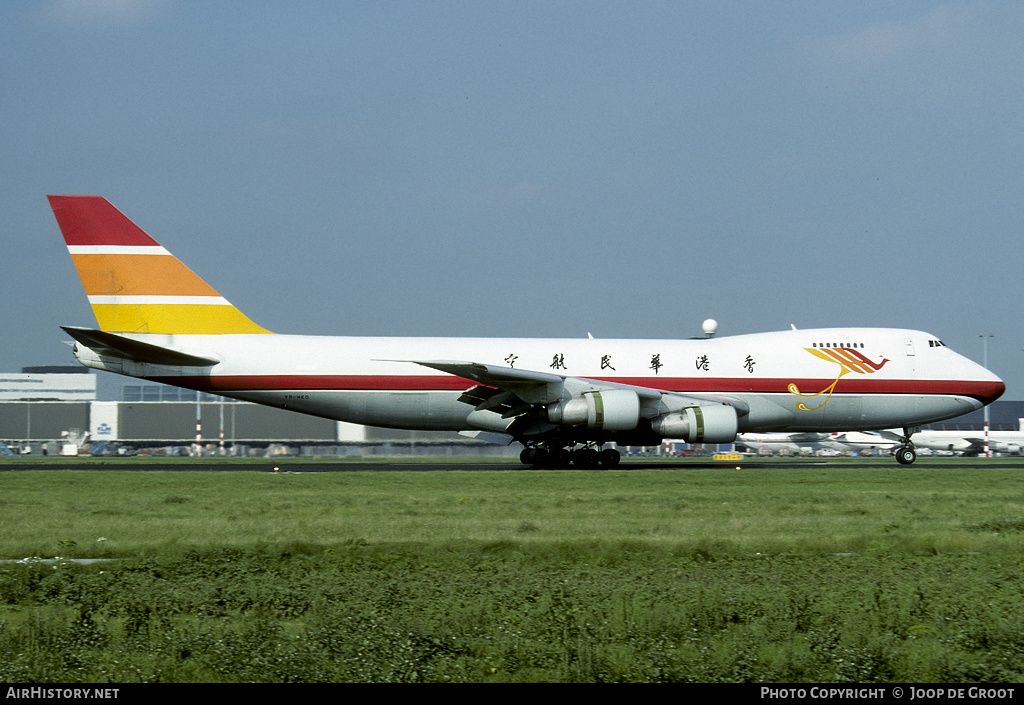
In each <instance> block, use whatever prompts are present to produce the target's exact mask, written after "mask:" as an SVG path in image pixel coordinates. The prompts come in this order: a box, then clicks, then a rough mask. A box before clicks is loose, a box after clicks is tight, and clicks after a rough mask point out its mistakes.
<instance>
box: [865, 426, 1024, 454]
mask: <svg viewBox="0 0 1024 705" xmlns="http://www.w3.org/2000/svg"><path fill="white" fill-rule="evenodd" d="M1020 425H1021V428H1020V430H1018V431H992V430H990V431H989V432H988V434H987V436H986V434H985V432H984V431H918V432H917V433H916V434H914V444H915V445H916V446H919V447H921V448H929V449H931V450H938V451H944V450H948V451H952V452H954V453H958V454H960V455H984V454H985V443H986V440H987V442H988V450H989V452H991V453H1007V454H1009V455H1020V454H1021V449H1024V421H1022V422H1021V424H1020ZM879 435H881V436H885V437H887V438H889V439H890V442H892V443H896V442H897V441H896V440H895V439H897V438H899V433H898V432H897V431H892V430H889V431H883V432H882V433H880V434H879Z"/></svg>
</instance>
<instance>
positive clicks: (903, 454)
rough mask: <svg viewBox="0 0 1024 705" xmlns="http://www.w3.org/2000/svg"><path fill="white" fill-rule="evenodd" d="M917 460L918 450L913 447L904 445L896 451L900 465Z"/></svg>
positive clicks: (909, 463)
mask: <svg viewBox="0 0 1024 705" xmlns="http://www.w3.org/2000/svg"><path fill="white" fill-rule="evenodd" d="M915 460H917V451H915V450H914V449H913V448H907V447H906V446H903V447H902V448H900V449H899V450H897V451H896V462H898V463H899V464H900V465H911V464H912V463H913V462H914V461H915Z"/></svg>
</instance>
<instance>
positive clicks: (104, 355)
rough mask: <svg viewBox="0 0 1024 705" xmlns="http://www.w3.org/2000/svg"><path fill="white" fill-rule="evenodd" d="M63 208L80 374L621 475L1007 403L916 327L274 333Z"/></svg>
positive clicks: (109, 230) (107, 222) (56, 209)
mask: <svg viewBox="0 0 1024 705" xmlns="http://www.w3.org/2000/svg"><path fill="white" fill-rule="evenodd" d="M49 200H50V205H51V207H52V209H53V213H54V215H55V216H56V218H57V223H58V225H59V226H60V229H61V232H62V233H63V235H64V240H65V242H66V243H67V246H68V251H69V252H70V254H71V258H72V260H73V262H74V264H75V267H76V268H77V270H78V274H79V276H80V278H81V280H82V284H83V286H84V288H85V291H86V294H87V295H88V297H89V302H90V303H91V305H92V309H93V312H94V314H95V315H96V319H97V321H98V322H99V329H94V328H83V327H71V326H67V327H65V328H64V330H65V331H66V332H67V333H68V334H69V335H70V336H71V337H72V338H74V340H75V347H74V351H75V356H76V357H77V358H78V360H79V361H80V362H81V363H82V364H84V365H86V366H88V367H92V368H95V369H99V370H108V371H111V372H116V373H119V374H123V375H128V376H132V377H140V378H143V379H147V380H152V381H155V382H161V383H165V384H171V385H176V386H179V387H186V388H189V389H196V390H201V391H204V392H211V393H215V394H220V395H223V396H226V397H232V398H236V399H243V400H246V401H251V402H256V403H259V404H266V405H269V406H275V407H280V408H282V409H289V410H292V411H297V412H300V413H305V414H312V415H315V416H322V417H326V418H331V419H337V420H341V421H348V422H353V423H358V424H366V425H373V426H385V427H391V428H405V429H419V430H451V431H460V432H466V433H471V434H481V435H483V436H484V437H487V438H488V439H490V440H501V441H502V442H506V443H511V442H513V441H518V442H519V443H522V444H523V445H524V446H525V448H524V450H523V452H522V455H521V458H522V460H523V461H524V462H526V463H530V464H536V465H543V466H564V465H566V464H568V463H569V462H572V463H574V464H577V465H580V466H583V467H590V466H593V465H595V464H597V463H598V462H600V463H602V464H604V465H607V466H612V465H615V464H616V463H618V461H619V453H618V451H617V450H615V449H614V448H603V446H604V445H605V444H609V443H616V444H618V445H657V444H658V443H659V442H660V441H661V440H662V439H664V438H678V439H683V440H686V441H688V442H691V443H731V442H732V441H733V440H735V438H736V434H737V433H738V432H763V431H791V432H828V431H832V430H836V429H846V430H872V429H887V428H893V427H896V428H902V429H906V430H905V431H904V433H903V436H902V438H901V440H900V451H899V454H898V456H897V457H898V459H899V461H900V462H903V463H909V462H913V460H914V458H915V453H914V445H913V442H912V441H911V438H910V436H911V432H910V430H909V429H912V428H913V427H916V426H919V425H922V424H926V423H930V422H934V421H940V420H943V419H947V418H952V417H954V416H960V415H961V414H964V413H967V412H969V411H973V410H975V409H979V408H981V407H983V406H984V405H986V404H989V403H991V402H992V401H994V400H995V399H997V398H998V397H999V396H1000V395H1001V394H1002V393H1003V391H1004V389H1005V386H1004V384H1003V382H1002V381H1001V380H1000V379H999V378H998V377H996V376H995V375H994V374H992V373H991V372H989V371H988V370H986V369H985V368H983V367H982V366H981V365H978V364H976V363H974V362H972V361H970V360H968V359H967V358H965V357H963V356H961V355H958V354H956V353H955V352H953V351H952V350H950V349H949V348H948V347H946V346H944V345H943V344H942V343H941V341H939V339H938V338H936V337H935V336H933V335H929V334H927V333H922V332H919V331H913V330H894V329H884V328H830V329H819V330H796V329H794V330H787V331H782V332H775V333H759V334H752V335H739V336H732V337H721V338H715V337H706V338H702V339H685V340H601V339H593V338H591V337H589V336H588V337H587V338H579V339H565V338H560V339H530V338H512V339H497V338H495V339H487V338H376V337H317V336H305V335H282V334H273V333H271V332H270V331H268V330H266V329H265V328H263V327H261V326H259V325H257V324H256V323H254V322H253V321H252V320H250V319H249V318H248V317H247V316H245V315H244V314H243V313H242V312H241V311H239V310H238V309H237V308H235V307H234V306H232V305H231V304H230V303H228V302H227V301H226V300H225V299H224V298H223V297H222V296H220V294H218V293H217V292H216V291H215V290H214V289H213V288H212V287H210V286H209V285H208V284H207V283H206V282H204V281H203V280H202V279H200V278H199V277H198V276H197V275H196V274H194V273H193V272H192V271H191V270H189V269H188V268H187V267H186V266H185V265H184V264H182V263H181V262H180V261H178V260H177V259H175V258H174V257H173V256H172V255H171V254H170V253H169V252H168V251H167V250H165V249H164V248H163V247H162V246H160V244H159V243H157V242H156V241H155V240H153V239H152V238H151V237H150V236H149V235H147V234H146V233H145V232H143V231H142V230H141V229H140V228H139V227H138V226H136V225H135V224H134V223H132V222H131V221H130V220H129V219H128V218H126V217H125V216H124V215H123V214H121V212H120V211H118V210H117V209H116V208H114V207H113V206H112V205H111V204H110V203H108V202H107V201H106V200H105V199H103V198H101V197H99V196H50V197H49ZM389 284H391V283H389V282H388V281H386V280H382V282H381V289H382V290H386V289H387V288H388V286H389ZM394 285H395V286H397V285H398V283H397V282H396V283H394ZM602 448H603V449H602Z"/></svg>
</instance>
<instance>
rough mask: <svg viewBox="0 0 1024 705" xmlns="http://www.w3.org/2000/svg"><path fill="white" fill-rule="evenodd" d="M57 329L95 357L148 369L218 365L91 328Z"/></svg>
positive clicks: (210, 359) (209, 360)
mask: <svg viewBox="0 0 1024 705" xmlns="http://www.w3.org/2000/svg"><path fill="white" fill-rule="evenodd" d="M61 328H63V329H64V332H65V333H67V334H68V335H70V336H71V337H72V338H74V339H75V340H77V341H78V342H79V343H81V344H82V345H84V346H86V347H87V348H89V349H91V350H93V351H94V352H96V353H97V354H99V355H107V356H111V357H121V358H128V359H129V360H133V361H135V362H145V363H149V364H151V365H174V366H179V367H210V366H212V365H216V364H217V363H218V362H220V360H217V359H216V358H212V357H203V356H201V355H191V354H189V353H184V352H181V351H180V350H175V349H174V348H167V347H164V346H162V345H154V344H153V343H144V342H142V341H139V340H134V339H132V338H126V337H125V336H123V335H118V334H117V333H108V332H106V331H102V330H93V329H91V328H76V327H75V326H61Z"/></svg>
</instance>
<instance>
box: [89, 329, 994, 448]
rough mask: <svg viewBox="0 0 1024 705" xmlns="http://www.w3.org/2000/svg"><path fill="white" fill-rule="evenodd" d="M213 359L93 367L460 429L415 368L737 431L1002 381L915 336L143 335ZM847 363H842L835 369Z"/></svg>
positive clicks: (988, 387)
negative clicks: (545, 388)
mask: <svg viewBox="0 0 1024 705" xmlns="http://www.w3.org/2000/svg"><path fill="white" fill-rule="evenodd" d="M122 335H124V336H125V337H131V338H134V339H137V340H143V341H149V342H152V343H154V344H156V345H161V346H165V347H170V348H174V349H176V350H180V351H183V352H186V353H192V354H195V355H201V356H205V357H212V358H215V359H217V360H219V363H218V364H216V365H214V366H213V367H207V368H189V367H172V366H161V365H150V364H143V363H136V362H131V361H126V360H114V359H110V358H106V357H103V356H102V355H97V354H96V353H94V352H93V351H92V350H90V349H89V348H86V347H84V346H82V345H79V346H77V348H76V354H77V355H78V357H79V359H80V360H81V361H82V362H83V364H86V365H88V366H90V367H96V368H98V369H106V370H110V371H113V372H118V373H121V374H126V375H131V376H134V377H143V378H146V379H151V380H155V381H158V382H163V383H167V384H172V385H176V386H181V387H188V388H193V389H200V390H203V391H209V392H213V393H216V394H222V395H224V396H229V397H233V398H238V399H244V400H248V401H253V402H258V403H261V404H268V405H272V406H276V407H280V408H283V409H291V410H294V411H297V412H301V413H306V414H313V415H317V416H323V417H327V418H332V419H337V420H341V421H348V422H353V423H360V424H367V425H374V426H385V427H392V428H408V429H429V430H452V431H462V430H469V429H471V428H472V426H471V425H470V424H468V423H467V415H468V414H469V412H470V411H472V406H470V405H467V404H466V403H463V402H460V401H459V396H460V394H461V393H462V392H463V391H464V390H466V389H468V388H470V387H472V386H473V385H474V383H473V382H472V381H470V380H467V379H464V378H461V377H457V376H454V375H452V374H446V373H443V372H438V371H436V370H435V369H431V368H429V367H426V366H423V365H421V364H417V362H416V361H419V362H422V361H440V360H443V361H471V362H475V363H484V364H488V365H495V366H499V367H503V368H513V369H516V370H532V371H537V372H545V373H555V374H558V375H564V376H567V377H576V378H583V379H591V380H600V381H603V382H612V383H618V384H627V385H633V386H636V387H645V388H650V389H654V390H661V391H668V392H678V393H684V394H686V393H689V394H694V395H700V396H705V397H707V396H712V395H718V396H722V397H727V398H729V399H732V400H739V401H740V402H742V403H743V404H745V405H747V406H748V407H749V412H748V413H746V414H744V415H743V416H742V417H741V418H740V419H739V430H740V431H837V430H872V429H886V428H893V427H906V426H914V425H919V424H925V423H930V422H934V421H939V420H942V419H948V418H952V417H955V416H959V415H961V414H964V413H967V412H970V411H973V410H975V409H978V408H981V407H982V406H983V405H984V404H986V403H989V402H991V401H993V400H994V399H995V398H997V397H998V396H999V395H1000V394H1001V393H1002V392H1003V390H1004V385H1003V383H1002V382H1001V381H1000V380H999V378H998V377H996V376H995V375H993V374H992V373H990V372H989V371H988V370H986V369H985V368H983V367H981V366H980V365H978V364H976V363H974V362H972V361H970V360H968V359H967V358H965V357H963V356H961V355H958V354H957V353H955V352H953V351H952V350H951V349H949V348H948V347H945V346H943V345H941V343H938V341H937V339H936V338H935V337H934V336H931V335H928V334H926V333H922V332H919V331H912V330H892V329H875V328H836V329H818V330H791V331H781V332H773V333H759V334H751V335H739V336H732V337H721V338H702V339H689V340H656V339H652V340H616V339H607V340H605V339H589V338H588V339H530V338H517V339H489V338H371V337H317V336H295V335H259V334H257V335H145V334H122ZM844 360H845V362H844Z"/></svg>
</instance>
